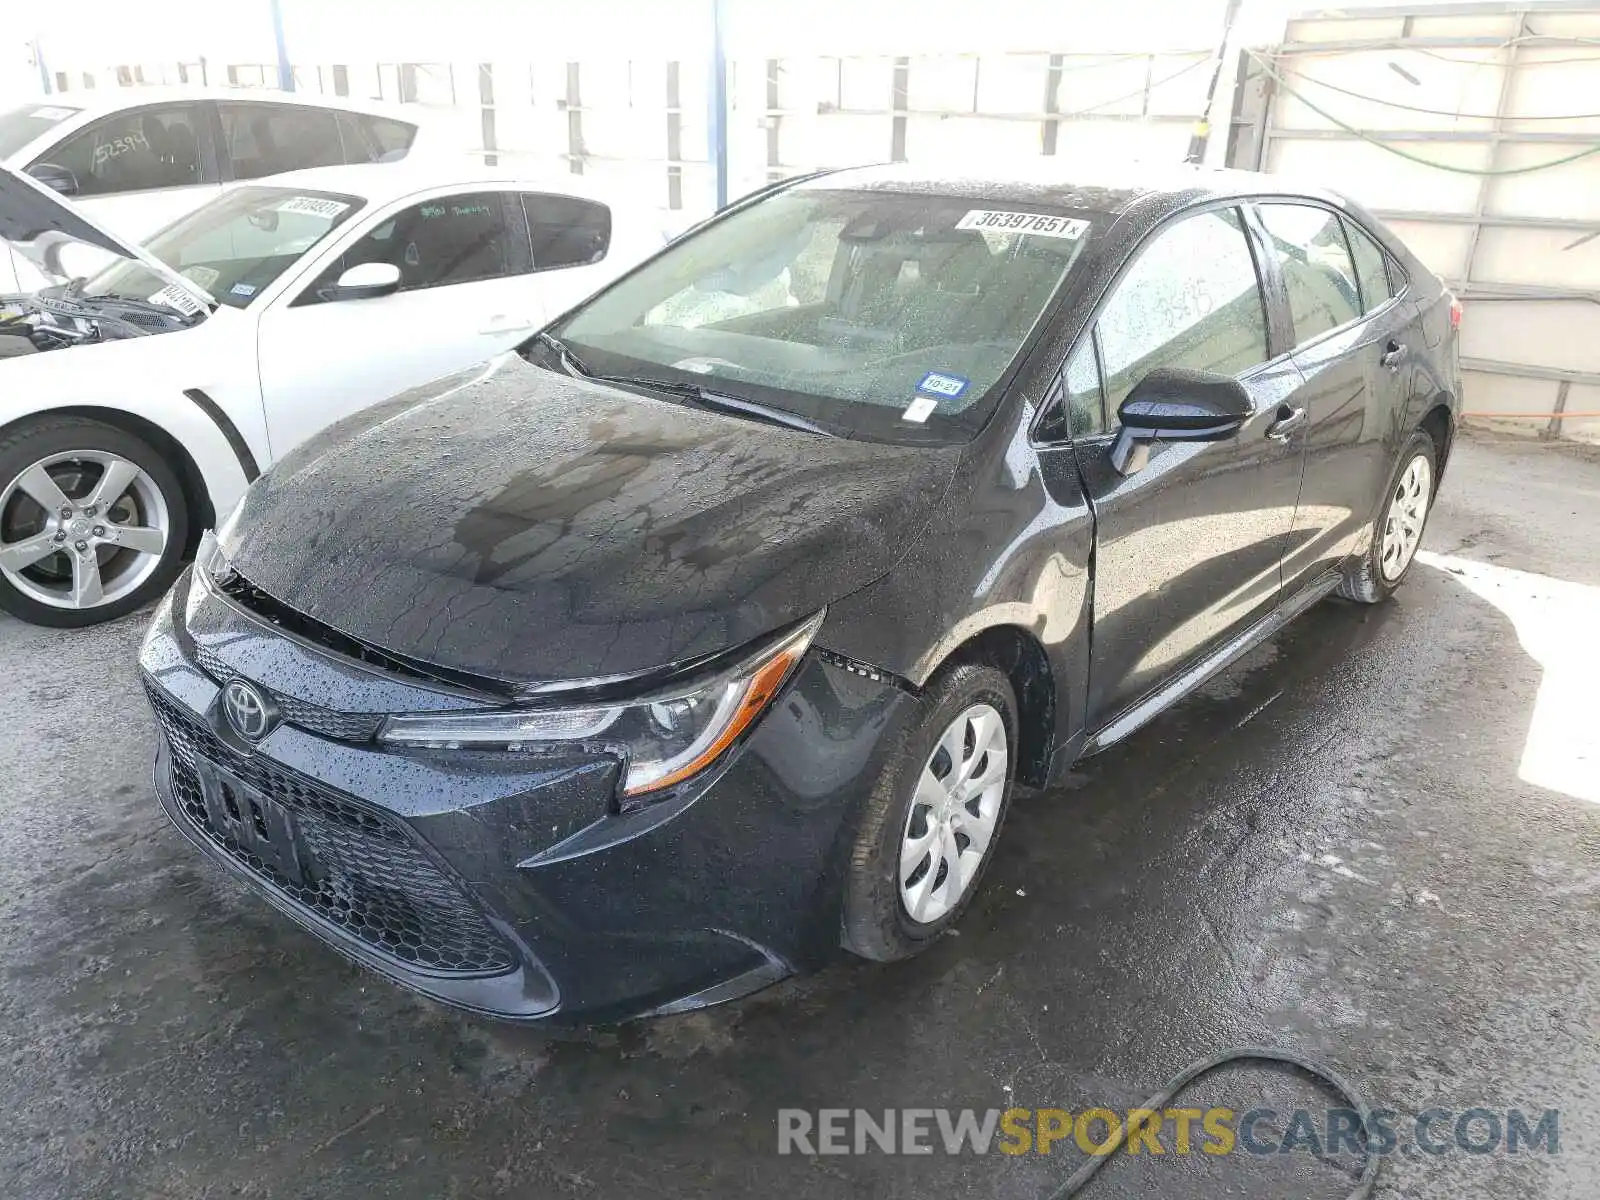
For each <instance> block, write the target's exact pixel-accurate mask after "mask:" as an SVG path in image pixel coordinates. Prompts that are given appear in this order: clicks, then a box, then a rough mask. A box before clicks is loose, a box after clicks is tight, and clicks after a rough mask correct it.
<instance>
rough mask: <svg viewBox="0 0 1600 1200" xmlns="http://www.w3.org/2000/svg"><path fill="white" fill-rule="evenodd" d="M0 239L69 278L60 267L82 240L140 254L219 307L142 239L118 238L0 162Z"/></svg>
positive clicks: (50, 272)
mask: <svg viewBox="0 0 1600 1200" xmlns="http://www.w3.org/2000/svg"><path fill="white" fill-rule="evenodd" d="M0 239H4V240H5V241H7V242H9V243H10V244H11V246H12V247H13V248H14V249H15V250H16V251H17V253H19V254H21V255H22V256H23V257H24V258H26V259H27V260H28V261H29V262H31V263H33V264H34V265H35V266H37V267H38V268H39V269H40V270H41V271H43V272H44V273H45V274H46V275H47V276H48V277H50V278H54V279H59V280H62V281H65V280H66V278H67V277H68V275H69V272H66V271H65V270H64V269H63V268H62V266H61V250H62V248H63V247H64V246H68V245H71V244H72V243H73V242H81V243H84V244H85V245H89V246H93V247H95V248H97V249H100V250H109V251H110V252H111V253H113V254H117V255H120V256H122V257H123V258H131V259H135V260H137V261H138V262H141V263H143V264H144V265H145V266H147V267H149V268H150V269H151V270H152V271H154V272H155V273H156V274H157V275H159V276H161V278H163V279H165V280H166V281H167V283H168V284H169V285H171V286H172V287H174V288H176V289H178V290H179V291H180V292H183V293H184V294H185V295H186V296H187V297H188V298H189V299H190V300H192V301H195V302H197V303H199V304H200V305H202V306H203V307H204V308H205V309H207V310H210V309H215V308H216V307H217V302H216V300H215V299H214V298H213V297H212V295H211V293H210V292H208V291H206V290H205V289H204V288H202V287H200V286H199V285H198V284H196V283H195V282H194V281H193V280H190V279H185V278H184V277H183V276H182V275H179V274H178V273H177V272H176V271H174V270H173V269H172V268H171V267H169V266H167V264H166V263H164V262H162V261H161V260H160V259H158V258H156V257H155V256H154V255H153V254H150V253H148V252H147V251H146V250H145V249H144V248H143V247H141V246H139V245H138V243H136V242H131V241H126V240H124V239H123V238H120V237H118V236H117V235H116V234H114V233H112V232H111V231H110V230H108V229H106V228H105V227H104V226H103V225H100V224H98V223H96V222H95V221H93V220H91V219H90V218H89V217H88V216H87V215H86V214H84V213H83V212H82V211H81V210H79V209H77V208H75V207H74V206H73V205H72V204H71V203H70V202H68V201H67V200H65V199H64V198H63V197H61V196H58V195H57V194H56V193H55V192H52V191H51V190H50V189H49V188H47V187H45V186H44V185H42V184H40V183H36V182H35V181H34V180H32V179H29V178H28V177H27V176H26V175H19V174H18V173H17V172H15V171H12V170H9V169H8V168H6V167H0Z"/></svg>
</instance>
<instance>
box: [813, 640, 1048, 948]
mask: <svg viewBox="0 0 1600 1200" xmlns="http://www.w3.org/2000/svg"><path fill="white" fill-rule="evenodd" d="M923 701H924V704H925V705H926V714H927V715H926V716H925V718H924V719H923V722H922V724H921V725H920V726H919V727H918V728H917V729H915V730H913V731H912V733H911V734H910V735H909V737H908V738H907V739H906V741H905V742H904V743H903V744H902V745H901V746H900V747H899V749H898V750H897V752H896V753H895V754H893V755H892V756H891V758H890V761H889V763H888V764H887V765H886V767H885V768H884V773H883V776H882V777H881V778H880V779H879V781H878V786H877V787H876V788H875V789H874V790H873V793H872V795H871V796H870V797H869V798H868V800H867V804H866V809H865V811H864V813H863V819H862V822H861V826H860V830H859V832H858V834H857V836H856V842H855V846H854V848H853V851H852V854H851V858H850V867H849V873H848V876H847V878H846V884H845V913H844V929H843V938H842V941H843V943H844V946H845V948H846V949H847V950H851V951H853V952H855V953H856V954H859V955H861V956H862V957H863V958H871V959H877V960H879V961H883V962H887V961H891V960H893V959H899V958H909V957H910V956H911V955H913V954H916V953H918V952H919V951H921V950H923V949H925V948H926V947H927V946H928V944H929V943H930V942H931V941H932V940H933V939H934V938H935V937H937V936H938V935H939V934H941V933H943V932H944V931H945V930H946V929H948V928H950V926H952V925H954V924H955V923H956V921H957V919H958V918H959V917H960V916H961V913H962V912H963V910H965V908H966V907H967V905H968V904H969V903H970V902H971V900H972V897H973V894H974V893H975V892H976V891H977V889H978V882H979V880H981V879H982V877H983V872H984V869H985V868H986V867H987V866H988V865H989V860H990V859H991V858H992V857H993V855H994V847H995V843H996V842H997V841H998V840H999V836H1000V828H1001V826H1002V825H1003V824H1004V823H1005V816H1006V808H1007V805H1008V804H1009V802H1010V796H1011V781H1012V778H1013V776H1014V775H1015V771H1016V759H1017V754H1016V746H1017V717H1016V708H1017V702H1016V697H1015V696H1014V695H1013V694H1012V690H1011V683H1010V681H1009V680H1008V679H1007V678H1006V677H1005V675H1003V674H1002V673H1001V672H999V671H997V670H995V669H994V668H993V667H990V666H987V665H983V664H979V663H961V664H958V665H956V666H954V667H951V668H949V669H947V670H945V671H943V672H941V673H940V674H939V675H938V676H936V677H935V678H934V680H933V681H932V682H931V683H929V685H928V687H927V690H926V691H925V692H924V695H923Z"/></svg>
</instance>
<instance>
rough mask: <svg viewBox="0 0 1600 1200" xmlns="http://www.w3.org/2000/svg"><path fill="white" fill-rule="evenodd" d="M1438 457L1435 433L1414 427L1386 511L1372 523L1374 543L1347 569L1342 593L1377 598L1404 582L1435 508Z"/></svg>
mask: <svg viewBox="0 0 1600 1200" xmlns="http://www.w3.org/2000/svg"><path fill="white" fill-rule="evenodd" d="M1437 463H1438V458H1437V452H1436V450H1435V448H1434V445H1433V439H1432V438H1431V437H1429V436H1428V435H1427V434H1426V433H1423V432H1421V431H1420V430H1419V431H1418V432H1416V433H1413V434H1412V435H1411V439H1410V441H1408V442H1407V443H1406V446H1405V449H1404V450H1403V451H1402V452H1401V454H1400V465H1399V466H1398V467H1397V468H1396V469H1395V473H1394V477H1393V478H1392V479H1391V480H1390V481H1389V490H1388V492H1386V493H1385V496H1384V508H1383V512H1382V513H1381V514H1380V515H1379V517H1378V520H1377V523H1376V524H1375V525H1374V526H1373V528H1372V544H1371V546H1369V547H1368V548H1367V552H1366V554H1364V555H1363V556H1362V557H1361V559H1360V560H1359V561H1358V562H1357V563H1355V564H1354V565H1353V566H1352V567H1350V568H1349V569H1347V571H1346V572H1345V577H1344V579H1343V581H1342V582H1341V583H1340V584H1339V595H1341V596H1343V597H1344V598H1345V599H1347V600H1355V601H1358V602H1360V603H1362V604H1376V603H1378V601H1380V600H1383V599H1385V598H1387V597H1388V596H1389V595H1390V594H1391V593H1392V592H1393V591H1394V589H1395V588H1397V587H1399V586H1400V581H1401V580H1402V579H1404V578H1405V575H1406V572H1407V571H1408V570H1410V569H1411V563H1412V561H1413V560H1414V559H1415V558H1416V555H1417V547H1419V546H1420V545H1421V544H1422V534H1423V530H1424V529H1426V528H1427V524H1428V514H1429V513H1430V512H1431V511H1432V510H1433V495H1434V491H1435V484H1436V482H1437V479H1438V466H1437Z"/></svg>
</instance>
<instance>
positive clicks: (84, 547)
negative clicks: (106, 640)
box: [0, 450, 172, 609]
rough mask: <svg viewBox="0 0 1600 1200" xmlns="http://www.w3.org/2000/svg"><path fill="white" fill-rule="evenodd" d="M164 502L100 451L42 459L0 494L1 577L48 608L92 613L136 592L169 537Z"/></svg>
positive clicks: (134, 471)
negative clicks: (84, 610)
mask: <svg viewBox="0 0 1600 1200" xmlns="http://www.w3.org/2000/svg"><path fill="white" fill-rule="evenodd" d="M171 530H172V514H171V512H170V511H169V509H168V506H167V498H166V497H165V496H164V495H163V494H162V492H161V489H160V488H159V487H157V486H156V483H155V481H154V480H153V479H151V477H150V475H149V474H148V473H147V472H146V471H145V470H144V469H143V468H141V467H140V466H139V465H138V464H136V463H134V462H131V461H129V460H128V459H126V458H123V457H122V456H121V455H118V454H113V453H111V452H110V451H105V450H69V451H65V452H62V453H58V454H52V455H50V456H48V457H46V458H42V459H40V460H38V461H37V462H35V463H33V464H32V465H31V466H29V467H27V468H26V469H25V470H23V471H22V472H21V473H20V474H18V475H17V476H15V477H14V478H13V479H11V480H9V481H8V482H7V483H6V485H5V488H4V490H3V491H0V575H3V576H4V577H5V579H6V581H7V582H8V583H10V584H11V585H12V586H13V587H15V588H16V589H17V590H18V591H19V592H21V593H22V594H23V595H24V596H27V597H28V598H29V599H31V600H34V601H37V602H38V603H40V604H46V605H49V606H50V607H52V608H67V609H91V608H98V607H100V606H101V605H105V604H111V603H114V602H115V601H117V600H120V599H121V598H122V597H124V596H126V595H128V594H129V593H130V592H132V591H134V589H136V588H137V587H139V585H140V584H142V583H143V582H144V581H145V580H146V579H148V578H149V577H150V576H151V575H152V574H153V573H154V572H155V570H156V569H157V567H159V566H160V564H161V559H162V556H163V554H164V553H165V551H166V549H167V543H168V540H169V539H170V537H171Z"/></svg>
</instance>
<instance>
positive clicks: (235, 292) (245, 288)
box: [228, 283, 256, 296]
mask: <svg viewBox="0 0 1600 1200" xmlns="http://www.w3.org/2000/svg"><path fill="white" fill-rule="evenodd" d="M255 294H256V285H255V284H253V283H236V284H234V285H233V286H232V287H231V288H229V289H228V295H230V296H254V295H255Z"/></svg>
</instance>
